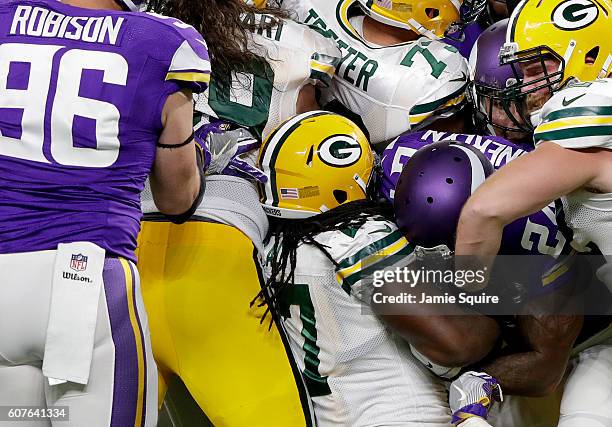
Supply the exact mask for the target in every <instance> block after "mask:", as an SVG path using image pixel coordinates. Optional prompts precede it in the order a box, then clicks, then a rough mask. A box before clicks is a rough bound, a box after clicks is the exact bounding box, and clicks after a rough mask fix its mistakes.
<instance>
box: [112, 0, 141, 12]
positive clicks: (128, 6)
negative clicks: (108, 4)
mask: <svg viewBox="0 0 612 427" xmlns="http://www.w3.org/2000/svg"><path fill="white" fill-rule="evenodd" d="M115 1H116V2H117V3H119V4H120V5H121V7H123V8H124V9H125V10H131V11H132V12H138V11H139V10H141V9H142V7H143V6H144V5H145V4H146V0H115Z"/></svg>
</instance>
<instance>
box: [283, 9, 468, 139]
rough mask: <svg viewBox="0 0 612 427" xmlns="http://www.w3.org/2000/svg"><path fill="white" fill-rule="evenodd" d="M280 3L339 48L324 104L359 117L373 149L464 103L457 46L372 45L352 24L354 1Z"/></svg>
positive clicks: (421, 41)
mask: <svg viewBox="0 0 612 427" xmlns="http://www.w3.org/2000/svg"><path fill="white" fill-rule="evenodd" d="M281 3H282V4H281V7H282V8H283V9H285V10H287V11H288V12H290V13H293V14H296V15H297V19H298V20H299V21H301V22H304V23H305V24H308V25H310V26H311V27H313V28H316V29H317V30H318V31H320V32H321V33H322V34H325V35H326V36H327V37H329V38H331V39H333V40H334V41H335V42H336V44H337V45H338V47H339V48H340V50H341V52H342V59H341V61H340V64H339V65H338V67H337V69H336V78H335V79H334V81H333V84H332V86H331V87H330V89H329V90H326V91H323V101H330V100H332V99H338V100H339V101H340V102H341V103H342V104H344V106H345V107H347V108H348V109H350V110H351V111H353V112H354V113H357V114H359V115H360V116H361V118H362V120H363V121H364V124H365V126H366V127H367V129H368V132H369V134H370V140H371V142H372V143H373V144H377V143H381V142H384V141H388V140H390V139H392V138H394V137H396V136H398V135H399V134H401V133H403V132H406V131H408V130H410V129H416V128H418V127H419V126H423V125H425V124H426V123H428V120H430V119H432V116H433V115H434V114H435V113H436V112H439V111H441V110H444V109H445V108H447V107H452V106H454V105H457V104H459V103H461V102H462V101H463V99H464V92H465V88H466V85H467V75H468V71H467V63H466V61H465V59H464V58H463V57H462V56H461V54H460V53H459V52H458V50H457V49H456V48H454V47H453V46H450V45H447V44H445V43H442V42H440V41H436V40H430V39H427V38H420V39H418V40H416V41H413V42H408V43H402V44H399V45H394V46H382V47H381V46H375V45H373V44H371V43H368V42H367V41H365V40H364V39H363V37H362V36H361V35H360V33H359V31H358V30H357V29H356V27H355V26H354V25H353V23H352V22H351V21H352V19H354V18H353V17H352V16H353V15H355V14H360V13H361V9H359V6H358V4H357V1H356V0H283V1H282V2H281ZM353 22H355V21H353Z"/></svg>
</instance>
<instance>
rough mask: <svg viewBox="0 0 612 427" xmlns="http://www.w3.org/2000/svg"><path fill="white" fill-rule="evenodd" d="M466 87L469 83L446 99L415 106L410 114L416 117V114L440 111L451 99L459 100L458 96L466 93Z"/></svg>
mask: <svg viewBox="0 0 612 427" xmlns="http://www.w3.org/2000/svg"><path fill="white" fill-rule="evenodd" d="M466 87H467V83H466V84H465V85H463V86H461V88H460V89H458V90H456V91H455V92H453V93H451V94H450V95H447V96H445V97H444V98H441V99H437V100H435V101H431V102H428V103H426V104H420V105H415V106H414V107H412V109H411V110H410V114H415V115H416V114H425V113H430V112H432V111H435V110H436V109H438V108H439V107H441V106H442V105H444V104H446V103H447V102H448V101H450V100H451V99H453V98H457V97H458V96H460V95H461V94H462V93H463V92H465V88H466Z"/></svg>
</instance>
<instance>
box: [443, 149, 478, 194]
mask: <svg viewBox="0 0 612 427" xmlns="http://www.w3.org/2000/svg"><path fill="white" fill-rule="evenodd" d="M451 146H452V147H457V148H458V149H460V150H461V151H463V152H464V153H465V154H466V155H467V156H468V159H469V160H470V166H471V167H472V190H471V194H474V191H476V189H477V188H478V187H479V186H480V184H482V183H483V182H484V181H485V179H486V178H487V177H486V176H485V170H484V168H483V167H482V163H481V162H480V159H479V158H478V156H477V155H476V153H474V152H473V151H472V150H470V149H468V148H466V147H462V146H461V145H459V144H451Z"/></svg>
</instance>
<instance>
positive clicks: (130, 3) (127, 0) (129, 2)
mask: <svg viewBox="0 0 612 427" xmlns="http://www.w3.org/2000/svg"><path fill="white" fill-rule="evenodd" d="M120 1H121V2H122V3H124V4H125V5H126V6H127V7H128V9H130V10H131V11H132V12H137V11H138V9H139V7H138V6H136V5H135V4H134V2H133V1H132V0H120Z"/></svg>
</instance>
